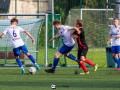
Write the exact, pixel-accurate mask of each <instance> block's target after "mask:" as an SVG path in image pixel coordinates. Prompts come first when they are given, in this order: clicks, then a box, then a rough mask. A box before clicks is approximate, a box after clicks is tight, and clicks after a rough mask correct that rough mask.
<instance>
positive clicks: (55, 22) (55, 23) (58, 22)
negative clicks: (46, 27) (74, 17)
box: [53, 20, 61, 25]
mask: <svg viewBox="0 0 120 90" xmlns="http://www.w3.org/2000/svg"><path fill="white" fill-rule="evenodd" d="M57 24H61V22H60V21H59V20H55V21H53V25H57Z"/></svg>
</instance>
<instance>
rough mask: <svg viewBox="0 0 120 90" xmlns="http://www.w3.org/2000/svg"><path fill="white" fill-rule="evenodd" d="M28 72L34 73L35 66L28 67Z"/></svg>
mask: <svg viewBox="0 0 120 90" xmlns="http://www.w3.org/2000/svg"><path fill="white" fill-rule="evenodd" d="M28 72H29V73H30V74H36V68H35V67H29V69H28Z"/></svg>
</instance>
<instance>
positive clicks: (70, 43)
mask: <svg viewBox="0 0 120 90" xmlns="http://www.w3.org/2000/svg"><path fill="white" fill-rule="evenodd" d="M53 25H54V26H55V28H57V29H58V30H59V31H58V33H57V34H56V35H55V36H54V38H52V39H50V41H53V40H54V39H56V38H58V37H59V36H61V37H62V39H63V46H62V47H61V48H60V49H59V50H58V51H57V52H56V53H55V55H54V62H53V67H52V69H46V70H45V71H46V72H47V73H55V69H56V66H57V64H58V61H59V57H60V56H61V55H62V54H64V55H65V56H67V57H68V58H70V59H72V60H75V61H76V62H78V60H77V58H76V57H75V56H73V55H72V54H69V52H70V51H71V50H72V48H73V47H74V45H75V41H74V39H73V38H72V37H71V32H70V30H71V29H73V30H76V31H77V32H78V33H80V31H79V29H77V28H75V27H70V26H66V25H61V23H60V21H54V22H53Z"/></svg>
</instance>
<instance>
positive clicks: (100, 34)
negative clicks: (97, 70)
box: [66, 9, 113, 67]
mask: <svg viewBox="0 0 120 90" xmlns="http://www.w3.org/2000/svg"><path fill="white" fill-rule="evenodd" d="M112 18H113V9H71V10H70V11H69V15H68V17H67V20H66V24H68V25H71V26H74V25H75V24H76V20H77V19H82V20H83V28H84V30H85V35H86V40H87V44H88V46H89V51H88V54H87V57H88V58H89V59H91V60H92V61H94V62H95V63H98V64H99V65H100V66H101V67H102V66H105V65H106V51H105V46H106V40H107V35H108V32H109V29H110V27H109V26H111V25H112ZM76 52H77V51H76V48H75V49H74V50H73V51H72V53H73V54H75V55H77V54H76ZM67 64H68V65H72V64H73V62H72V61H70V60H67ZM73 65H76V63H74V64H73Z"/></svg>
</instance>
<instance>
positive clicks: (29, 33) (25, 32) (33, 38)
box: [24, 30, 35, 44]
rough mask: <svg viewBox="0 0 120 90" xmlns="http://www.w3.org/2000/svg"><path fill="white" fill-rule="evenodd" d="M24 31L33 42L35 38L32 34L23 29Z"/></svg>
mask: <svg viewBox="0 0 120 90" xmlns="http://www.w3.org/2000/svg"><path fill="white" fill-rule="evenodd" d="M24 33H25V34H27V35H28V36H29V37H30V38H31V40H32V44H34V43H35V40H34V38H33V36H32V35H31V34H30V33H29V32H28V31H26V30H25V31H24Z"/></svg>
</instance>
